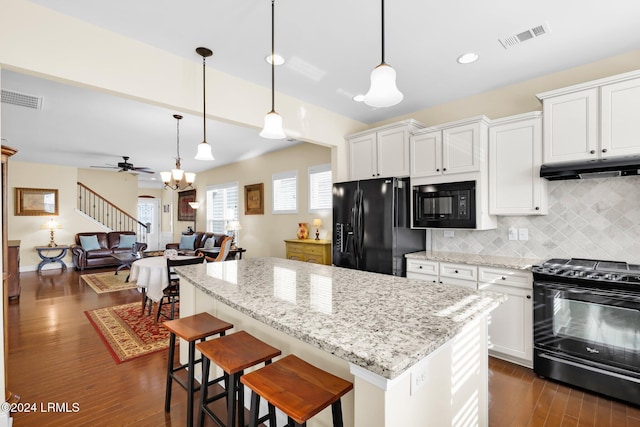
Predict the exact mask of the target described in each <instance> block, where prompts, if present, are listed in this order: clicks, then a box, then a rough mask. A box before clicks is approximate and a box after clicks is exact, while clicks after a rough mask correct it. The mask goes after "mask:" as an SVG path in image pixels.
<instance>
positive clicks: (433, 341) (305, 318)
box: [176, 258, 506, 379]
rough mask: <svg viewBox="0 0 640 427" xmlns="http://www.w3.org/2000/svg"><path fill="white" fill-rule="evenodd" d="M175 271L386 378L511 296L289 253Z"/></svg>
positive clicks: (259, 317) (262, 318) (214, 294)
mask: <svg viewBox="0 0 640 427" xmlns="http://www.w3.org/2000/svg"><path fill="white" fill-rule="evenodd" d="M176 271H177V272H178V274H179V275H180V277H181V280H182V279H184V280H183V284H184V283H185V282H186V283H190V284H192V285H193V286H195V287H196V288H197V289H200V290H202V291H203V292H204V293H206V294H208V295H211V296H212V297H213V298H215V299H217V300H219V301H221V302H223V303H224V304H227V305H229V306H230V307H232V308H234V309H236V310H238V311H240V312H242V313H245V314H247V315H248V316H250V317H252V318H254V319H256V320H258V321H260V322H263V323H265V324H267V325H269V326H271V327H273V328H275V329H277V330H279V331H282V332H284V333H286V334H287V335H290V336H292V337H295V338H297V339H299V340H302V341H304V342H306V343H308V344H311V345H313V346H315V347H317V348H319V349H321V350H323V351H326V352H328V353H331V354H334V355H336V356H337V357H339V358H341V359H343V360H346V361H347V362H351V363H353V364H355V365H358V366H360V367H362V368H365V369H367V370H369V371H371V372H374V373H376V374H378V375H381V376H382V377H384V378H387V379H393V378H395V377H397V376H398V375H400V374H401V373H403V372H404V371H405V370H407V369H408V368H410V367H411V366H413V365H414V364H415V363H416V362H418V361H420V360H422V359H423V358H424V357H426V356H427V355H429V354H430V353H431V352H433V351H434V350H436V349H437V348H439V347H440V346H441V345H442V344H444V343H445V342H446V341H447V340H449V339H450V338H452V337H453V336H454V335H456V334H457V333H458V332H459V331H460V329H461V328H462V327H463V326H464V325H465V324H467V323H469V322H471V321H473V320H474V319H476V318H478V317H479V316H482V315H483V314H485V313H487V312H488V311H490V310H492V309H493V308H495V307H497V306H498V305H499V304H500V303H501V302H502V301H504V300H505V299H506V297H505V296H504V295H502V294H499V293H493V292H488V291H477V290H472V289H467V288H464V287H458V286H448V285H439V284H429V286H425V282H423V281H420V280H412V279H407V278H403V277H395V276H389V275H383V274H377V273H369V272H363V271H357V270H350V269H346V268H340V267H332V266H326V265H318V264H311V263H305V262H300V261H292V260H287V259H282V258H251V259H246V260H237V261H227V262H215V263H208V264H206V265H194V266H184V267H178V268H176Z"/></svg>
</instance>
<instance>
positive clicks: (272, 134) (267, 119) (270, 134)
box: [260, 0, 287, 139]
mask: <svg viewBox="0 0 640 427" xmlns="http://www.w3.org/2000/svg"><path fill="white" fill-rule="evenodd" d="M274 3H275V0H271V111H269V112H268V113H267V115H266V116H264V128H263V129H262V132H260V136H261V137H263V138H268V139H284V138H286V137H287V135H285V133H284V130H282V117H280V114H278V113H276V110H275V74H276V71H275V70H276V64H275V63H276V61H275V37H274V28H273V27H274V25H273V23H274V19H273V16H274Z"/></svg>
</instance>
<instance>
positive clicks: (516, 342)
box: [478, 267, 533, 368]
mask: <svg viewBox="0 0 640 427" xmlns="http://www.w3.org/2000/svg"><path fill="white" fill-rule="evenodd" d="M479 276H480V277H479V281H480V282H479V284H478V289H482V290H485V291H492V292H500V293H503V294H506V295H507V297H508V298H507V300H506V301H505V302H503V303H502V304H500V305H499V306H498V307H497V308H496V309H494V310H493V311H492V312H491V313H490V315H489V319H490V323H489V341H490V347H489V354H491V355H492V356H495V357H497V358H500V359H504V360H508V361H510V362H513V363H517V364H519V365H523V366H526V367H528V368H531V367H533V297H532V296H533V289H532V286H533V279H532V277H531V273H529V272H525V271H520V270H507V269H496V268H486V267H480V268H479Z"/></svg>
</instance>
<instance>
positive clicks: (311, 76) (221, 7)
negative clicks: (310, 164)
mask: <svg viewBox="0 0 640 427" xmlns="http://www.w3.org/2000/svg"><path fill="white" fill-rule="evenodd" d="M33 2H34V3H37V4H40V5H43V6H45V7H49V8H52V9H55V10H57V11H59V12H61V13H64V14H68V15H71V16H74V17H76V18H78V19H81V20H84V21H88V22H91V23H93V24H95V25H98V26H101V27H104V28H106V29H109V30H112V31H114V32H117V33H121V34H123V35H125V36H127V37H130V38H132V39H137V40H140V41H142V42H144V43H147V44H149V45H152V46H155V47H158V48H161V49H165V50H167V51H170V52H173V53H175V54H178V55H181V56H184V57H185V58H188V59H191V60H193V61H196V62H198V63H201V61H202V59H201V57H199V56H198V55H197V54H195V48H196V47H198V46H205V47H208V48H210V49H212V50H213V52H214V55H213V57H211V58H209V59H207V67H213V68H217V69H219V70H221V71H223V72H226V73H229V74H232V75H236V76H238V77H240V78H243V79H245V80H248V81H251V82H254V83H257V84H259V85H262V86H265V87H270V84H271V81H270V78H271V73H270V65H269V64H267V63H266V62H265V61H264V57H265V56H266V55H267V54H268V53H269V52H270V50H271V45H270V43H271V38H270V6H271V2H270V1H269V0H227V1H222V0H218V1H212V0H189V1H188V2H177V1H169V0H154V1H149V0H138V1H133V2H132V1H125V0H110V1H109V2H105V1H102V0H83V1H82V2H78V1H75V0H55V1H54V0H33ZM385 9H386V12H385V18H386V19H385V21H386V22H385V37H386V58H385V59H386V62H387V63H388V64H390V65H392V66H393V67H394V68H395V70H396V72H397V74H398V87H399V89H400V90H401V91H402V92H403V93H404V96H405V98H404V100H403V102H402V103H400V104H398V105H396V106H393V107H390V108H380V109H374V108H371V107H368V106H366V105H364V104H363V103H357V102H354V101H353V100H352V97H353V96H354V95H356V94H360V93H364V92H366V91H367V89H368V86H369V74H370V72H371V70H372V69H373V68H374V67H375V66H376V65H378V63H379V62H380V3H379V1H372V0H368V1H367V0H349V1H345V0H325V1H322V2H310V1H305V0H277V2H276V19H275V26H276V51H277V52H278V53H280V54H281V55H282V56H284V58H285V59H286V61H287V62H286V63H285V64H284V65H283V66H280V67H278V68H277V69H276V89H277V91H278V92H282V93H285V94H288V95H291V96H294V97H296V98H299V99H301V100H303V101H305V102H309V103H312V104H315V105H318V106H321V107H324V108H327V109H329V110H332V111H335V112H337V113H339V114H342V115H345V116H348V117H351V118H353V119H355V120H359V121H361V122H364V123H374V122H378V121H381V120H384V119H388V118H391V117H395V116H399V115H403V114H407V113H410V112H413V111H418V110H421V109H424V108H428V107H430V106H434V105H439V104H442V103H445V102H448V101H452V100H455V99H459V98H463V97H467V96H470V95H473V94H477V93H482V92H486V91H489V90H492V89H495V88H498V87H502V86H505V85H509V84H513V83H517V82H520V81H525V80H529V79H532V78H535V77H538V76H541V75H546V74H549V73H553V72H556V71H559V70H563V69H567V68H571V67H574V66H577V65H581V64H586V63H589V62H594V61H597V60H599V59H602V58H606V57H610V56H614V55H617V54H621V53H625V52H629V51H632V50H636V49H639V48H640V25H638V17H639V16H640V1H637V0H610V1H607V2H604V1H602V0H562V1H558V0H538V1H520V0H486V1H461V0H451V1H447V2H435V1H424V0H422V1H419V0H387V2H386V4H385ZM543 24H547V25H548V26H549V28H550V30H551V31H550V33H548V34H546V35H544V36H541V37H537V38H534V39H531V40H529V41H527V42H524V43H521V44H519V45H516V46H513V47H511V48H509V49H505V48H504V47H503V46H502V45H501V44H500V42H499V41H498V39H499V38H502V37H507V36H513V35H515V34H518V33H521V32H523V31H525V30H527V29H529V28H532V27H536V26H539V25H543ZM469 51H473V52H476V53H478V54H479V55H480V59H479V60H478V61H477V62H476V63H473V64H469V65H460V64H457V63H456V58H457V57H458V56H459V55H460V54H462V53H465V52H469ZM639 65H640V64H639ZM2 87H3V88H5V89H11V90H17V91H22V92H25V93H28V94H34V95H38V96H43V97H44V99H45V101H44V105H43V109H42V110H40V111H33V110H28V111H25V110H26V109H25V108H22V107H15V106H11V105H6V104H3V106H2V138H4V139H6V140H7V142H6V143H7V144H8V145H10V146H13V147H16V148H18V149H21V151H20V152H19V154H18V155H17V156H19V157H16V160H22V161H34V162H48V163H59V164H68V165H74V166H78V167H88V166H90V165H104V164H105V163H111V164H115V163H117V162H118V161H120V160H121V159H120V158H119V157H120V156H122V155H128V156H130V157H131V159H130V162H132V163H134V165H136V166H148V167H150V168H152V169H154V170H156V171H160V170H165V169H169V168H170V167H171V166H172V160H171V157H175V145H176V144H175V142H176V135H175V130H176V127H175V120H174V119H173V118H172V115H173V114H175V113H180V112H175V111H169V110H165V109H162V108H159V107H154V106H151V105H146V104H141V103H137V102H133V101H130V100H126V99H122V98H116V97H114V96H111V95H106V94H101V93H96V92H91V91H89V90H85V89H79V88H77V87H72V86H65V85H62V84H59V83H53V82H50V81H45V80H40V79H36V78H34V77H27V76H24V75H20V74H17V73H13V72H9V71H6V70H3V72H2ZM268 108H269V106H268V105H265V113H266V111H267V109H268ZM276 109H277V98H276ZM283 119H284V120H285V122H286V120H287V118H286V117H283ZM180 127H181V128H180V141H181V153H180V154H181V156H182V158H183V162H182V166H183V169H186V170H190V171H195V172H198V171H199V170H202V169H203V168H210V167H215V166H218V165H222V164H225V163H230V162H233V161H235V160H237V159H240V158H247V157H250V156H254V155H260V154H261V153H262V152H263V150H265V148H266V147H269V148H268V149H279V148H282V147H284V146H287V145H289V144H291V142H286V141H281V142H279V143H276V142H273V141H270V142H269V144H265V140H264V139H261V138H260V137H258V136H257V132H258V130H256V129H247V128H241V127H238V126H233V125H228V124H222V123H216V122H213V121H208V124H207V140H208V141H209V142H211V143H212V145H213V146H214V148H215V152H214V155H215V156H216V162H215V163H214V164H210V163H209V164H205V163H202V162H197V161H195V160H192V157H193V155H194V153H193V151H194V150H195V149H194V141H198V142H199V141H201V140H202V118H201V117H195V116H186V115H185V118H184V119H183V120H182V121H181V123H180ZM216 140H217V141H221V142H222V141H224V143H220V144H216ZM96 142H99V143H96ZM31 148H33V149H31ZM155 153H161V155H157V156H156V155H151V154H155ZM141 176H142V175H141Z"/></svg>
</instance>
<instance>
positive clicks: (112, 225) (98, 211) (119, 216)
mask: <svg viewBox="0 0 640 427" xmlns="http://www.w3.org/2000/svg"><path fill="white" fill-rule="evenodd" d="M77 184H78V205H77V208H78V210H79V211H80V212H82V213H84V214H85V215H87V216H89V217H91V218H93V219H94V220H95V221H97V222H99V223H100V224H102V225H104V226H105V227H107V228H109V229H110V230H111V231H134V232H135V233H136V235H137V236H138V240H139V241H141V242H146V241H147V233H148V231H149V226H150V224H143V223H142V222H140V221H138V220H137V219H136V218H134V217H133V216H131V215H129V214H128V213H127V212H125V211H124V210H123V209H121V208H119V207H118V206H116V205H115V203H112V202H110V201H109V200H107V199H105V198H104V197H102V196H101V195H99V194H98V193H96V192H95V191H93V190H92V189H90V188H89V187H87V186H86V185H84V184H82V183H81V182H78V183H77Z"/></svg>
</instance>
